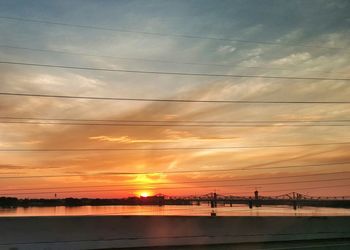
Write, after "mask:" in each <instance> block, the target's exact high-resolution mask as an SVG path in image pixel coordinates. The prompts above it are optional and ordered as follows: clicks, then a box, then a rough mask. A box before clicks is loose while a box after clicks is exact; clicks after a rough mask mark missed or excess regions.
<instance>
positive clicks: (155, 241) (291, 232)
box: [0, 216, 350, 250]
mask: <svg viewBox="0 0 350 250" xmlns="http://www.w3.org/2000/svg"><path fill="white" fill-rule="evenodd" d="M0 225H1V227H0V249H1V250H3V249H4V250H5V249H6V250H8V249H18V250H21V249H26V250H32V249H33V250H34V249H36V250H40V249H52V250H63V249H106V248H125V247H155V246H186V245H187V246H188V245H218V244H219V245H220V244H244V243H250V244H251V243H256V244H265V243H268V242H295V241H310V240H312V241H315V240H316V241H317V240H335V239H350V217H349V216H344V217H341V216H338V217H282V216H281V217H276V216H275V217H206V216H193V217H192V216H56V217H2V218H0Z"/></svg>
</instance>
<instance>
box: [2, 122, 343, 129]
mask: <svg viewBox="0 0 350 250" xmlns="http://www.w3.org/2000/svg"><path fill="white" fill-rule="evenodd" d="M0 124H29V125H30V124H32V125H75V126H112V127H209V128H216V127H219V128H220V127H221V128H230V127H248V128H251V127H253V128H255V127H349V126H350V124H149V123H147V124H141V123H138V124H135V123H77V122H32V121H0Z"/></svg>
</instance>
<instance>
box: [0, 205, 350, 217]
mask: <svg viewBox="0 0 350 250" xmlns="http://www.w3.org/2000/svg"><path fill="white" fill-rule="evenodd" d="M211 211H212V208H210V207H209V206H208V205H207V204H206V205H200V206H187V205H186V206H175V205H174V206H80V207H63V206H59V207H28V208H22V207H18V208H0V216H70V215H157V216H166V215H181V216H209V215H210V212H211ZM215 211H216V213H217V215H218V216H344V215H345V216H350V209H343V208H324V207H302V208H298V209H297V210H293V208H292V207H290V206H263V207H254V208H252V209H249V208H248V207H247V206H243V205H233V206H232V207H230V206H225V207H224V206H219V207H217V208H216V210H215Z"/></svg>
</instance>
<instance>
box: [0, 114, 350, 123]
mask: <svg viewBox="0 0 350 250" xmlns="http://www.w3.org/2000/svg"><path fill="white" fill-rule="evenodd" d="M0 119H5V120H35V121H36V120H40V121H71V122H113V123H175V124H176V123H191V124H192V123H194V124H201V123H203V124H211V123H223V124H225V123H332V122H336V123H338V122H339V123H345V122H350V119H331V120H328V119H327V120H326V119H324V120H306V119H304V120H173V119H169V120H128V119H115V120H113V119H87V118H85V119H82V118H61V117H56V118H55V117H51V118H45V117H28V116H25V117H16V116H0Z"/></svg>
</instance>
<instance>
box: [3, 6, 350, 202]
mask: <svg viewBox="0 0 350 250" xmlns="http://www.w3.org/2000/svg"><path fill="white" fill-rule="evenodd" d="M175 2H177V3H175ZM72 4H73V3H72ZM153 4H154V3H153ZM73 5H74V4H73ZM110 5H111V6H107V5H98V6H97V5H95V4H94V3H86V6H85V9H84V11H83V10H81V9H80V8H72V6H69V4H62V5H59V6H58V5H57V4H55V3H50V4H47V5H45V6H46V7H45V8H44V7H43V8H44V9H42V8H41V7H38V6H36V5H31V6H29V5H26V4H24V5H23V6H19V5H18V6H17V5H15V4H14V5H11V4H9V5H6V6H3V8H1V9H4V10H6V12H7V13H8V16H17V17H18V16H22V14H23V13H25V17H27V18H33V19H38V20H51V21H57V22H59V21H60V22H63V21H64V22H67V23H75V24H85V25H88V26H89V25H90V26H96V27H129V28H130V27H131V28H130V29H133V30H143V31H152V32H163V33H177V34H197V35H198V36H210V34H213V35H212V36H214V37H229V38H231V37H236V38H241V39H243V40H244V39H246V40H249V39H250V40H255V41H273V42H275V43H279V42H282V43H284V44H290V43H291V44H308V45H310V46H298V45H295V46H271V45H269V44H259V43H239V42H233V41H226V40H212V39H184V38H181V37H176V36H169V37H157V36H150V35H149V36H147V35H142V34H133V33H118V32H115V31H106V30H96V29H89V28H86V29H82V28H77V27H75V28H72V27H69V26H60V25H48V24H44V23H41V24H33V23H30V22H20V21H11V20H2V21H1V23H0V24H1V25H0V32H1V33H2V34H4V36H1V37H0V58H1V60H2V61H14V62H15V61H18V62H29V63H43V64H59V65H70V66H72V65H76V66H82V67H98V68H114V69H126V70H146V71H171V72H194V73H211V74H240V75H275V76H300V77H333V78H347V77H349V76H348V75H347V73H346V72H350V68H349V65H350V64H349V62H350V57H349V53H344V50H341V49H320V48H318V47H319V46H320V45H322V46H324V47H337V48H348V46H349V43H350V39H349V30H348V26H347V25H348V24H349V19H345V17H344V16H346V15H345V14H344V13H346V8H345V7H344V6H343V7H339V6H336V5H332V4H327V5H324V6H322V7H320V8H319V9H318V10H317V11H319V13H318V12H317V11H316V10H313V8H310V6H305V8H298V7H295V6H294V7H293V6H289V4H283V6H282V5H278V7H276V8H267V7H266V8H267V9H265V11H266V12H267V13H268V15H266V14H264V13H265V12H264V13H262V12H261V11H260V9H261V8H262V6H260V7H259V8H258V7H257V6H254V5H251V4H250V3H244V4H243V3H242V4H241V5H237V4H235V3H225V4H224V3H220V4H215V5H212V6H211V8H210V11H209V10H208V9H206V8H204V7H198V6H196V4H193V3H187V1H174V3H172V1H169V2H166V3H162V4H160V5H159V6H158V7H157V10H156V11H154V8H152V3H151V2H149V3H142V4H140V5H139V8H136V9H135V8H133V6H132V4H126V3H125V4H119V5H118V3H110ZM306 5H307V4H306ZM201 6H202V5H201ZM344 8H345V9H344ZM347 8H348V7H347ZM330 9H331V10H332V11H331V12H332V13H334V15H328V14H327V15H326V14H325V13H329V10H330ZM112 10H113V11H112ZM281 10H282V11H281ZM241 11H245V12H248V13H249V15H244V16H242V15H240V14H239V13H240V12H241ZM116 12H117V14H118V15H116ZM87 13H92V14H91V15H90V14H89V15H90V16H88V15H87ZM279 13H285V14H286V15H287V16H288V17H289V18H286V17H285V16H283V17H282V16H280V15H279ZM347 13H348V12H347ZM321 17H322V22H320V18H321ZM285 19H288V20H289V22H284V20H285ZM300 20H302V22H300ZM276 23H279V25H280V26H274V25H273V24H276ZM301 23H302V24H301ZM140 24H142V26H140ZM326 24H327V25H328V26H327V25H326ZM346 24H347V25H346ZM346 27H347V28H346ZM267 35H268V36H267ZM4 44H7V45H11V46H17V47H30V48H37V49H39V50H40V49H44V50H49V51H51V52H48V51H46V52H45V51H37V50H35V49H34V50H26V49H18V48H17V49H15V48H5V47H1V45H4ZM53 51H65V52H64V53H57V52H53ZM92 54H93V55H103V56H92ZM118 58H119V59H118ZM122 58H124V59H122ZM125 58H129V59H125ZM135 58H139V59H135ZM144 59H145V60H144ZM152 60H153V61H152ZM157 60H158V62H156V61H157ZM164 61H165V62H164ZM168 61H172V62H170V63H169V62H168ZM178 62H180V63H178ZM181 62H182V63H181ZM189 62H196V63H189ZM201 64H210V65H201ZM214 64H215V65H214ZM220 65H221V66H220ZM222 65H226V66H222ZM256 67H257V68H256ZM259 67H260V68H259ZM278 68H279V69H278ZM0 92H13V93H39V94H53V95H73V96H74V95H75V96H100V97H103V96H104V97H130V98H160V99H164V98H166V99H195V100H279V101H287V100H297V101H310V100H314V101H337V100H338V101H344V100H345V101H348V100H349V96H350V85H349V82H348V81H320V80H285V79H284V80H283V79H260V78H249V79H247V78H225V77H203V76H177V75H154V74H133V73H118V72H102V71H88V70H74V69H57V68H46V67H30V66H20V65H17V66H15V65H7V64H0ZM0 117H2V118H1V119H0V121H2V122H4V121H7V122H9V121H11V122H13V121H18V120H13V119H8V118H7V119H5V118H4V117H17V118H26V117H29V118H45V119H47V118H55V119H58V118H64V119H101V120H133V121H152V120H156V121H166V122H169V124H170V125H171V124H173V126H167V127H162V126H159V127H142V126H120V127H118V126H89V125H83V126H81V125H50V124H16V123H0V150H7V149H29V150H30V149H34V150H40V149H84V148H85V149H86V148H92V149H111V148H133V149H143V150H139V151H102V150H96V151H76V152H18V151H14V152H9V151H0V178H1V181H0V196H1V195H10V194H12V195H13V196H17V197H51V198H53V197H54V194H55V193H56V194H57V195H58V197H126V196H133V195H140V194H141V193H143V192H149V194H157V193H162V194H166V195H194V194H206V193H209V192H213V191H217V192H218V193H233V194H237V195H240V194H242V195H243V194H244V195H246V194H252V192H253V191H254V190H255V189H256V188H257V189H258V190H260V192H261V194H262V195H275V194H276V195H277V194H282V193H288V192H291V191H298V192H301V193H305V194H309V195H317V196H321V195H332V196H344V195H348V194H349V191H350V185H349V186H344V185H347V184H348V183H349V179H350V174H349V173H343V172H346V171H348V169H349V167H350V164H338V165H328V166H327V165H323V166H311V165H318V164H327V163H339V162H350V155H349V150H350V144H339V145H327V146H322V145H318V146H307V147H285V148H236V149H215V150H214V149H198V148H210V147H230V146H235V147H245V146H247V147H250V146H259V145H293V144H323V143H332V142H350V130H349V127H347V126H343V127H335V126H333V127H332V126H310V127H307V126H305V127H303V126H300V127H297V126H278V125H283V124H284V123H283V122H281V121H286V120H287V121H288V120H292V121H293V120H299V121H300V120H350V119H349V117H350V109H349V105H348V104H339V105H330V104H218V103H169V102H135V101H107V100H81V99H58V98H39V97H21V96H5V95H1V96H0ZM184 120H185V121H270V122H272V125H274V126H270V127H204V126H203V127H186V126H184V127H180V126H176V125H175V124H176V123H174V121H184ZM25 121H29V122H35V121H36V120H33V119H29V120H25ZM274 121H275V122H274ZM100 123H103V122H100ZM304 124H305V123H304ZM306 124H308V123H306ZM337 124H343V125H348V124H349V122H346V121H345V122H341V123H337ZM174 147H175V148H176V147H177V148H197V149H192V150H158V151H157V150H152V149H159V148H174ZM298 165H309V166H305V167H299V168H298V167H291V168H285V166H298ZM259 167H261V168H265V169H260V170H259V169H257V168H259ZM275 167H276V168H275ZM279 167H281V168H279ZM242 168H244V170H242ZM267 168H268V169H267ZM272 168H275V169H272ZM218 169H231V171H220V172H209V171H208V172H205V171H206V170H218ZM183 170H199V171H200V172H197V173H189V172H187V173H182V174H180V173H178V174H174V173H167V172H171V171H183ZM115 172H124V173H125V172H128V173H130V172H138V173H144V172H147V173H153V172H154V174H129V175H125V174H124V175H115V174H111V173H115ZM337 172H342V173H337ZM327 173H329V175H326V174H327ZM312 174H317V175H314V176H311V175H312ZM54 175H75V176H69V177H68V176H66V177H56V178H53V177H40V178H33V177H32V178H23V177H28V176H54ZM78 175H81V176H78ZM297 175H304V176H301V177H288V176H297ZM305 175H307V176H305ZM9 177H16V178H9ZM269 177H271V179H267V178H269ZM346 178H349V179H346ZM242 179H249V180H242ZM300 181H301V182H303V183H301V182H300ZM298 182H299V183H298ZM230 185H231V186H230ZM342 185H343V186H342ZM329 186H342V187H329ZM73 187H76V188H73Z"/></svg>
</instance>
